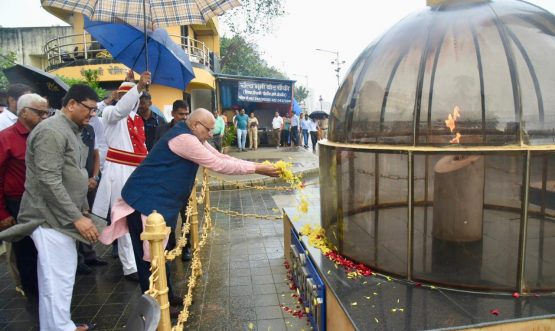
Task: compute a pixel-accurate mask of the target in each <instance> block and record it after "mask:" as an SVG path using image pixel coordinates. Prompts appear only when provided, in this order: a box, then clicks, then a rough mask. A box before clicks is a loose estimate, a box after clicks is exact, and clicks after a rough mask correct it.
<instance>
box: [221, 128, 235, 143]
mask: <svg viewBox="0 0 555 331" xmlns="http://www.w3.org/2000/svg"><path fill="white" fill-rule="evenodd" d="M236 137H237V130H235V125H233V124H230V125H228V126H226V127H225V130H224V136H223V137H222V146H223V147H227V146H232V145H233V143H234V142H235V138H236Z"/></svg>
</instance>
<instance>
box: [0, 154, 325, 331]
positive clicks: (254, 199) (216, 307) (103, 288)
mask: <svg viewBox="0 0 555 331" xmlns="http://www.w3.org/2000/svg"><path fill="white" fill-rule="evenodd" d="M231 155H233V156H237V157H240V158H242V159H248V160H266V159H268V160H271V161H277V160H278V159H283V160H284V161H287V162H292V163H293V164H294V165H293V170H294V171H295V172H302V173H304V174H305V177H306V179H307V181H308V182H309V183H310V184H311V185H308V186H307V188H306V189H305V190H304V194H305V195H306V196H307V198H308V200H309V202H311V203H318V201H319V191H318V186H317V180H316V177H315V176H316V175H315V174H317V173H318V159H317V156H316V155H315V154H313V153H312V152H311V151H306V150H304V149H299V148H281V149H279V150H276V149H275V148H260V149H258V150H257V151H247V152H241V153H239V152H232V153H231ZM229 181H231V182H234V183H237V182H238V181H239V182H240V183H247V184H254V185H260V184H264V183H265V184H266V185H283V183H279V182H278V183H273V181H265V178H264V177H263V176H259V175H248V176H222V175H217V178H212V179H211V205H212V206H213V207H218V208H220V209H223V210H232V211H236V212H239V213H243V214H246V213H254V214H259V215H276V214H279V213H280V210H281V208H284V207H291V206H294V205H296V204H298V202H299V199H300V197H299V194H298V193H296V192H284V191H279V192H277V191H270V190H253V189H234V188H233V185H228V184H226V183H227V182H229ZM224 189H225V190H224ZM212 219H213V224H214V229H213V231H212V233H211V235H210V236H209V241H208V243H207V245H206V246H205V247H204V249H203V254H202V263H203V275H202V276H201V277H200V280H199V283H198V285H197V288H196V289H195V291H194V299H193V300H194V302H193V305H192V306H191V309H190V311H191V316H190V319H189V321H188V322H187V324H186V328H185V329H186V330H273V331H277V330H303V329H304V330H308V329H309V326H308V325H307V321H306V319H304V318H302V319H299V318H297V317H293V316H292V315H290V314H289V313H286V312H284V310H283V309H282V306H285V307H291V308H295V306H296V304H297V303H296V302H295V299H294V298H293V297H292V296H291V294H292V293H293V292H292V291H291V290H290V289H289V285H288V281H287V274H286V272H287V271H286V269H285V267H284V265H283V262H284V261H285V260H284V258H283V225H282V221H281V220H264V219H263V220H260V219H255V218H241V217H231V216H227V215H225V214H221V213H213V214H212ZM95 249H96V252H97V254H98V255H99V256H100V257H101V258H103V259H105V260H107V261H108V262H109V264H108V265H107V266H99V267H92V268H93V273H92V274H90V275H79V276H77V278H76V282H75V288H74V295H73V300H72V318H73V320H74V321H75V322H76V323H77V322H79V323H86V322H94V323H96V324H97V327H96V328H95V330H122V329H124V326H125V325H126V322H127V319H128V318H129V314H130V311H131V310H132V309H133V307H134V306H135V303H136V302H137V300H138V298H139V296H140V294H141V293H140V290H139V286H138V283H135V282H133V281H129V280H127V279H125V278H124V277H123V274H122V270H121V264H120V263H119V260H118V259H117V258H112V257H111V256H110V250H111V249H110V248H109V247H106V246H103V245H96V247H95ZM189 267H190V264H189V263H186V262H182V261H180V260H179V259H176V261H175V262H174V263H172V270H171V272H172V279H173V284H174V288H175V291H176V293H177V294H178V295H181V296H182V295H183V294H184V293H185V292H186V290H187V289H186V285H187V278H188V276H189V272H190V268H189ZM280 305H281V306H280ZM37 319H38V314H37V307H36V303H34V302H29V301H28V300H27V299H26V298H25V297H23V296H21V295H20V294H19V293H17V292H16V291H15V287H14V284H13V282H12V280H11V277H10V275H9V272H8V269H7V265H6V256H5V254H4V255H2V256H0V330H10V331H18V330H38V320H37Z"/></svg>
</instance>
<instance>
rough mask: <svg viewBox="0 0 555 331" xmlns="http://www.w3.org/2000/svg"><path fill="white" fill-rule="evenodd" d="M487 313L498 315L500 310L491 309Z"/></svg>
mask: <svg viewBox="0 0 555 331" xmlns="http://www.w3.org/2000/svg"><path fill="white" fill-rule="evenodd" d="M489 313H490V314H492V315H495V316H498V315H499V313H500V312H499V309H492V310H490V311H489Z"/></svg>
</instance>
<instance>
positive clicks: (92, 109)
mask: <svg viewBox="0 0 555 331" xmlns="http://www.w3.org/2000/svg"><path fill="white" fill-rule="evenodd" d="M77 102H78V103H80V104H81V106H83V107H85V108H87V109H88V110H89V113H96V112H98V108H96V107H89V106H87V105H86V104H84V103H82V102H81V101H77Z"/></svg>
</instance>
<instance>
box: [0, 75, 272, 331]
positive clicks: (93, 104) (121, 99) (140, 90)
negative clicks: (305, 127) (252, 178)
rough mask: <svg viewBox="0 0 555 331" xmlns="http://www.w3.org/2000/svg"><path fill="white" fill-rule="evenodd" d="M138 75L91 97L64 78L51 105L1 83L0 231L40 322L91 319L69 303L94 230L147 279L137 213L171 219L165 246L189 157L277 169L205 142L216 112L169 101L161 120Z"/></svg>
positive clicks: (188, 179) (219, 127)
mask: <svg viewBox="0 0 555 331" xmlns="http://www.w3.org/2000/svg"><path fill="white" fill-rule="evenodd" d="M150 79H151V77H150V73H148V72H144V73H142V74H141V76H140V78H139V81H138V82H137V83H135V82H133V73H132V72H130V73H129V75H128V78H127V81H126V82H124V83H122V84H121V85H120V87H119V88H118V90H117V91H115V92H114V93H112V94H111V95H110V97H108V98H107V99H105V100H102V101H98V96H97V94H96V92H95V91H94V90H93V89H92V88H91V87H89V86H87V85H82V84H76V85H73V86H72V87H71V88H70V89H69V90H68V92H67V94H66V95H65V97H64V98H63V100H62V109H60V110H59V111H57V112H55V114H51V112H50V111H49V108H48V102H47V100H46V99H44V98H43V97H41V96H40V95H37V94H34V93H33V91H32V89H31V88H30V87H28V86H26V85H22V84H13V85H11V86H10V87H9V88H8V90H7V102H6V103H7V104H6V105H4V106H5V107H0V110H1V111H2V112H1V113H0V240H5V241H8V242H9V243H10V244H9V245H8V247H9V248H10V252H8V259H9V264H10V266H11V271H12V277H13V279H14V281H15V283H16V286H17V288H18V289H20V290H21V291H22V292H24V293H25V296H26V297H27V298H28V299H29V300H34V302H37V303H38V312H39V323H40V329H41V330H52V331H57V330H63V331H66V330H67V331H73V330H79V331H85V330H91V329H92V328H94V325H92V324H87V323H85V324H79V323H74V322H73V321H72V319H71V314H70V304H71V298H72V295H73V286H74V283H75V275H76V273H77V271H78V270H79V266H80V265H82V268H81V272H87V270H88V271H89V272H90V267H91V266H95V265H104V264H106V261H104V260H102V259H100V258H98V257H97V256H96V254H95V253H94V248H93V246H92V245H93V244H95V243H97V242H98V241H99V240H100V241H101V242H102V243H103V244H106V245H108V244H111V243H113V242H117V256H118V257H119V260H120V261H121V264H122V273H123V275H124V276H125V278H126V279H128V280H129V281H139V284H140V287H141V290H142V291H146V290H147V289H148V277H149V275H150V271H149V262H148V261H149V256H148V252H147V251H144V250H143V242H142V241H141V239H140V233H141V232H142V231H143V224H144V221H145V219H146V216H147V215H148V214H150V213H151V212H152V211H153V210H157V211H158V212H159V213H161V214H162V215H163V216H164V218H165V220H166V222H167V224H168V225H169V226H170V227H171V229H172V231H171V233H170V237H169V238H168V244H167V248H168V249H171V248H172V247H173V246H175V228H176V226H177V223H178V222H177V221H178V217H179V214H180V213H183V211H184V208H185V204H186V202H187V198H188V196H189V195H190V193H191V190H192V186H193V184H194V180H195V177H196V173H197V169H198V166H199V165H200V166H203V167H206V168H208V169H211V170H213V171H215V172H219V173H225V174H250V173H258V174H262V175H267V176H273V177H277V176H278V175H279V172H278V169H277V168H275V167H274V166H272V165H264V164H260V163H253V162H249V161H244V160H240V159H236V158H233V157H231V156H228V155H224V154H221V153H220V152H219V151H218V149H219V148H218V149H215V148H213V147H212V146H211V145H210V144H209V143H208V141H209V140H212V141H214V142H216V141H217V140H218V139H217V138H218V137H219V138H220V144H221V135H222V134H223V130H224V127H225V121H224V119H223V118H221V115H218V114H217V113H214V114H212V113H210V112H209V111H208V110H206V109H202V108H199V109H196V110H194V111H193V112H189V107H188V105H187V103H186V102H185V101H183V100H176V101H175V102H174V103H173V108H172V112H171V114H172V116H173V118H172V120H171V121H170V122H166V120H165V118H164V116H162V115H161V114H157V113H156V112H155V111H153V110H152V109H151V107H150V106H151V103H152V101H151V96H150V95H149V94H148V89H147V87H148V85H149V84H150ZM222 122H223V123H222ZM246 123H247V124H246V126H248V123H249V122H248V121H247V122H246ZM246 126H245V127H246ZM242 127H243V126H242ZM242 146H243V148H244V141H243V145H242ZM182 217H183V216H182ZM187 255H189V258H190V251H189V253H188V254H184V256H185V257H187ZM168 284H169V285H170V286H169V291H170V292H169V296H170V303H171V305H172V306H174V307H177V306H178V305H180V304H182V301H181V300H180V299H179V298H176V297H175V296H174V295H173V291H172V287H171V282H170V281H169V278H168ZM173 312H174V315H176V314H177V313H178V312H179V309H177V310H174V311H173Z"/></svg>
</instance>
